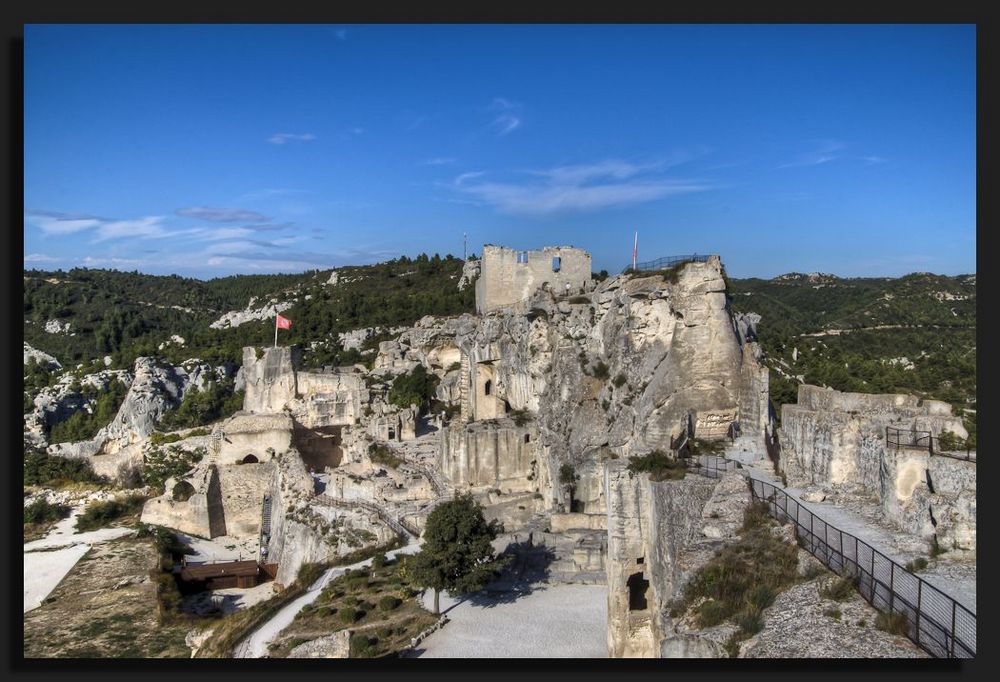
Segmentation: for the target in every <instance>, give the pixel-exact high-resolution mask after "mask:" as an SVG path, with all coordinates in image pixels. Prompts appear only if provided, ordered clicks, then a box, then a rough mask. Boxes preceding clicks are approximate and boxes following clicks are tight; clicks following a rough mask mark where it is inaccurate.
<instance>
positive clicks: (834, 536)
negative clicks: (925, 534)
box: [747, 476, 976, 658]
mask: <svg viewBox="0 0 1000 682" xmlns="http://www.w3.org/2000/svg"><path fill="white" fill-rule="evenodd" d="M747 478H748V481H749V485H750V493H751V496H752V498H753V500H754V501H763V502H766V503H767V504H768V506H769V508H770V510H771V514H772V515H773V516H774V517H775V518H776V519H778V520H779V521H782V522H784V521H790V522H792V523H793V524H794V526H795V536H796V538H797V539H798V541H799V544H801V545H802V547H804V548H805V549H806V550H808V551H809V552H810V553H811V554H812V555H813V556H815V557H816V558H817V559H819V560H820V561H821V562H822V563H823V564H824V565H825V566H827V567H828V568H829V569H830V570H832V571H834V572H836V573H839V574H840V575H842V576H849V577H851V578H853V579H854V583H855V585H856V587H857V589H858V591H859V592H860V593H861V596H862V597H864V599H865V600H866V601H867V602H868V603H869V604H871V605H872V606H874V607H875V608H876V609H878V610H879V611H882V612H888V613H890V614H901V615H902V616H904V617H905V620H906V636H907V637H909V638H910V639H911V640H913V642H914V643H915V644H916V645H917V646H919V647H920V648H921V649H923V650H924V651H926V652H927V653H929V654H930V655H931V656H935V657H937V658H974V657H975V655H976V614H974V613H972V612H971V611H969V610H968V609H967V608H965V607H964V606H962V605H961V604H959V603H958V602H956V601H955V600H954V599H953V598H951V597H949V596H948V595H946V594H945V593H944V592H942V591H941V590H939V589H937V588H936V587H934V586H933V585H931V584H930V583H928V582H927V581H925V580H924V579H922V578H920V577H918V576H916V575H914V574H913V573H911V572H909V571H907V570H906V569H905V568H903V567H902V566H900V565H899V564H898V563H896V562H895V561H893V560H892V559H890V558H889V557H887V556H886V555H884V554H882V553H881V552H879V551H878V550H877V549H875V548H874V547H872V546H871V545H869V544H868V543H866V542H864V541H863V540H859V539H858V538H856V537H855V536H853V535H851V534H849V533H845V532H843V531H841V530H840V529H838V528H835V527H834V526H831V525H830V524H828V523H826V522H825V521H824V520H823V519H821V518H820V517H818V516H816V515H815V514H813V513H812V512H811V511H809V510H808V509H806V508H805V507H804V506H803V505H801V504H800V503H799V502H798V501H797V500H795V499H794V498H792V497H790V496H789V495H788V493H786V492H785V491H784V490H782V489H781V488H778V487H777V486H774V485H772V484H770V483H766V482H764V481H761V480H758V479H755V478H751V477H749V476H748V477H747Z"/></svg>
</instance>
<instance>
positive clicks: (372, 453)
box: [368, 443, 405, 469]
mask: <svg viewBox="0 0 1000 682" xmlns="http://www.w3.org/2000/svg"><path fill="white" fill-rule="evenodd" d="M368 458H369V459H370V460H371V461H372V464H381V465H383V466H387V467H390V468H392V469H395V468H396V467H398V466H399V465H400V464H403V463H404V461H405V460H403V458H402V457H399V456H398V455H396V453H395V452H393V450H392V448H390V447H389V446H387V445H383V444H381V443H372V444H371V445H369V446H368Z"/></svg>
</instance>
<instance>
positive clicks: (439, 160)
mask: <svg viewBox="0 0 1000 682" xmlns="http://www.w3.org/2000/svg"><path fill="white" fill-rule="evenodd" d="M456 161H458V159H455V158H452V157H450V156H435V157H434V158H432V159H426V160H425V161H422V162H421V164H420V165H422V166H447V165H450V164H453V163H455V162H456Z"/></svg>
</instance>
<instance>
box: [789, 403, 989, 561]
mask: <svg viewBox="0 0 1000 682" xmlns="http://www.w3.org/2000/svg"><path fill="white" fill-rule="evenodd" d="M781 411H782V422H781V429H780V436H781V443H782V454H781V459H782V467H783V468H784V470H785V472H786V474H787V476H788V480H789V482H790V483H793V484H796V485H806V484H823V485H829V486H832V487H833V488H835V489H836V488H844V487H848V488H849V487H852V486H853V487H857V488H860V489H861V490H864V491H866V492H867V494H869V495H870V496H871V497H872V498H873V499H875V500H876V501H877V503H878V504H879V505H880V507H881V510H882V512H883V514H884V516H885V518H886V519H887V520H889V521H890V522H891V523H895V524H897V525H898V526H899V527H901V528H902V529H903V530H906V531H908V532H910V533H914V534H917V535H921V536H923V537H925V538H927V539H928V540H930V539H932V538H935V537H936V538H937V540H938V542H939V544H941V545H942V546H947V547H949V548H950V547H952V546H959V547H962V548H964V549H970V550H971V549H974V547H975V544H976V539H975V535H976V533H975V528H976V516H975V513H976V504H975V497H976V464H975V462H972V461H964V460H961V459H954V458H951V457H947V456H942V455H940V454H938V455H934V454H932V453H931V451H930V449H929V447H928V443H929V440H928V439H927V438H926V437H923V436H921V434H923V433H929V434H931V435H932V436H933V437H934V438H936V437H937V436H939V435H940V434H941V433H942V432H943V431H951V432H953V433H955V434H956V435H957V436H958V437H960V438H964V437H965V436H966V435H967V433H966V431H965V428H964V426H963V425H962V420H961V418H959V417H956V416H953V415H952V413H951V406H950V405H948V404H947V403H942V402H940V401H936V400H920V399H918V398H917V397H916V396H911V395H902V394H886V395H875V394H863V393H841V392H839V391H834V390H832V389H823V388H819V387H816V386H809V385H803V386H800V387H799V394H798V402H797V403H796V404H794V405H784V406H782V410H781ZM921 438H922V440H921ZM890 440H892V441H893V443H900V445H895V444H892V443H890V442H889V441H890Z"/></svg>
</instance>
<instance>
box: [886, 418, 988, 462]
mask: <svg viewBox="0 0 1000 682" xmlns="http://www.w3.org/2000/svg"><path fill="white" fill-rule="evenodd" d="M885 444H886V446H888V447H895V448H897V449H898V448H919V449H921V450H926V451H927V452H928V453H930V455H931V456H933V457H951V458H952V459H958V460H962V461H965V462H972V463H973V464H975V463H976V457H975V453H974V452H972V450H971V449H966V451H965V454H964V455H963V454H962V453H961V452H955V451H945V450H943V449H942V448H941V439H940V438H939V437H938V436H935V435H934V434H933V433H932V432H930V431H913V430H908V429H897V428H895V427H893V426H887V427H885Z"/></svg>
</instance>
